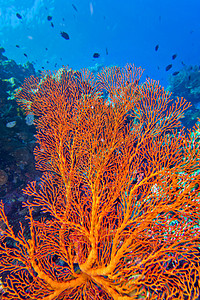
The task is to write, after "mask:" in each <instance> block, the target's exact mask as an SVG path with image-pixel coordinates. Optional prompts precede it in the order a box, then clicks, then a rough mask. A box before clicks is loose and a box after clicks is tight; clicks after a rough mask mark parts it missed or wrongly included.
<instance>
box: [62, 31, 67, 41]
mask: <svg viewBox="0 0 200 300" xmlns="http://www.w3.org/2000/svg"><path fill="white" fill-rule="evenodd" d="M60 34H61V36H62V37H63V38H64V39H65V40H69V35H68V34H67V32H65V31H61V32H60Z"/></svg>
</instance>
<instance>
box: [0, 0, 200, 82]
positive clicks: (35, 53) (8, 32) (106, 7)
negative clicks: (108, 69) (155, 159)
mask: <svg viewBox="0 0 200 300" xmlns="http://www.w3.org/2000/svg"><path fill="white" fill-rule="evenodd" d="M72 4H74V5H75V6H76V8H77V10H78V11H76V10H75V9H74V8H73V6H72ZM16 13H19V14H20V15H21V16H22V19H21V20H20V19H18V18H17V17H16ZM48 15H50V16H52V17H53V19H52V22H53V24H54V28H53V27H51V24H50V23H51V21H48V20H47V16H48ZM199 20H200V1H199V0H190V1H188V0H124V1H119V0H96V1H94V0H73V1H71V0H49V1H47V0H44V1H42V0H35V1H33V0H23V1H22V0H17V1H16V0H7V1H5V0H0V28H1V30H0V44H1V46H3V47H4V48H5V49H6V52H5V55H6V56H7V57H8V58H12V59H15V60H16V62H17V63H25V62H26V61H27V58H26V57H25V56H24V53H26V54H27V55H28V60H29V61H31V62H34V63H35V68H36V69H39V68H41V67H44V68H45V69H51V70H55V69H58V68H59V67H61V66H62V65H69V67H72V68H75V69H80V68H83V67H91V66H94V65H95V64H96V63H99V64H102V65H104V66H109V65H113V64H114V65H120V66H123V65H124V64H126V63H134V64H135V65H136V66H141V67H142V68H144V69H145V73H144V75H145V76H150V77H151V78H153V79H156V80H160V82H161V84H163V85H164V86H165V87H166V86H167V78H168V75H169V74H171V73H173V72H175V71H177V70H180V69H181V68H182V67H183V64H186V65H200V21H199ZM60 31H65V32H67V33H68V34H69V37H70V39H69V40H65V39H63V38H62V37H61V35H60ZM16 44H18V45H19V46H20V48H16ZM157 44H159V49H158V51H157V52H156V51H155V46H156V45H157ZM45 48H48V50H45ZM106 48H107V51H108V55H107V54H106ZM94 52H99V53H100V57H99V58H97V59H94V58H93V53H94ZM175 53H176V54H177V58H176V59H175V60H172V55H173V54H175ZM47 61H48V62H47ZM171 63H173V67H172V69H170V70H169V71H168V72H166V70H165V67H166V66H167V65H168V64H171ZM56 64H57V65H56ZM145 76H144V77H145Z"/></svg>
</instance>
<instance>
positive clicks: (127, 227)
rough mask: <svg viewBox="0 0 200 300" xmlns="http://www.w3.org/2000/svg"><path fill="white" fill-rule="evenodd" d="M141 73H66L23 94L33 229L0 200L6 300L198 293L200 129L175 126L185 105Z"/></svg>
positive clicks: (0, 266) (125, 299)
mask: <svg viewBox="0 0 200 300" xmlns="http://www.w3.org/2000/svg"><path fill="white" fill-rule="evenodd" d="M141 74H142V70H141V69H140V68H139V69H137V68H135V67H134V66H133V65H127V66H126V67H125V68H119V67H112V68H106V69H104V70H103V71H102V72H101V73H100V74H99V75H98V77H97V78H94V76H93V75H92V73H90V72H89V71H87V70H84V71H81V72H75V71H72V70H71V71H67V70H65V69H63V70H62V72H61V73H59V74H50V73H49V74H45V75H44V77H43V78H42V79H35V78H33V77H32V78H30V79H28V80H26V81H25V83H24V85H23V86H22V87H21V89H20V90H18V92H17V94H16V97H17V99H18V101H19V102H20V103H21V105H22V106H23V107H24V108H25V109H26V111H27V112H30V111H31V112H32V113H34V115H35V116H36V121H35V125H36V128H37V141H38V144H39V145H38V146H37V147H36V148H35V150H34V153H35V158H36V167H37V169H39V170H40V171H42V172H43V176H42V178H41V181H40V184H39V185H38V184H37V183H36V182H31V183H29V184H28V186H27V188H26V189H25V190H24V193H25V194H26V195H29V196H30V199H29V200H28V201H27V202H25V203H24V206H25V207H27V208H28V210H29V216H27V219H28V220H29V224H28V225H27V227H28V228H29V234H27V233H25V232H27V230H25V228H23V227H22V226H21V230H20V232H19V233H18V234H17V233H16V232H15V230H14V229H13V228H12V227H11V225H10V224H9V222H8V220H7V217H6V215H5V213H4V208H3V203H1V207H0V217H1V222H4V224H5V225H4V228H6V229H2V235H1V245H0V255H1V260H0V271H1V273H2V281H3V288H4V291H5V292H4V294H3V299H4V300H8V299H12V300H17V299H20V300H22V299H27V300H28V299H44V300H68V299H76V300H78V299H84V300H89V299H106V300H113V299H114V300H130V299H134V300H135V299H157V300H158V299H165V300H172V299H180V300H181V299H182V300H185V299H188V300H189V299H197V298H198V296H199V286H200V281H199V280H200V279H199V275H200V274H199V273H200V255H199V254H200V252H199V243H200V239H199V238H200V229H199V217H200V193H199V183H200V175H199V173H198V170H199V162H200V149H199V144H198V138H197V133H196V132H197V129H198V130H200V129H199V128H197V127H196V128H194V129H193V136H192V138H191V133H190V132H189V133H188V134H187V133H186V132H185V130H184V129H183V128H182V129H180V125H181V124H180V118H182V117H183V115H184V111H185V110H186V109H187V108H188V107H189V106H190V104H188V103H187V102H186V100H184V99H177V100H176V101H174V100H173V99H171V95H170V94H169V93H167V92H165V90H164V89H163V88H162V87H160V86H159V84H158V83H157V82H155V81H147V82H145V83H143V84H140V83H139V81H140V77H141ZM39 208H40V214H39V216H38V215H37V214H36V212H37V213H38V209H39ZM26 229H27V228H26Z"/></svg>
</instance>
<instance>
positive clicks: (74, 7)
mask: <svg viewBox="0 0 200 300" xmlns="http://www.w3.org/2000/svg"><path fill="white" fill-rule="evenodd" d="M72 7H73V9H74V10H75V11H76V12H78V9H77V8H76V6H75V5H74V4H73V3H72Z"/></svg>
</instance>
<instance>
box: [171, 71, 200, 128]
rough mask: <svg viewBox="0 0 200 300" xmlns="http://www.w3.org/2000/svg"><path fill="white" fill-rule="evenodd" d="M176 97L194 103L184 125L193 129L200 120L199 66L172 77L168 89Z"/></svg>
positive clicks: (178, 72) (179, 72) (176, 73)
mask: <svg viewBox="0 0 200 300" xmlns="http://www.w3.org/2000/svg"><path fill="white" fill-rule="evenodd" d="M167 90H169V91H170V92H172V93H173V96H174V97H177V96H178V97H184V98H185V99H187V101H189V102H191V103H192V107H191V108H190V110H188V111H187V113H186V115H185V119H184V120H182V121H183V123H184V125H185V126H187V127H190V128H191V127H192V126H194V124H195V123H196V122H197V120H198V118H200V68H199V66H185V67H184V68H183V69H181V70H180V71H177V72H175V75H170V77H169V86H168V88H167Z"/></svg>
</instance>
